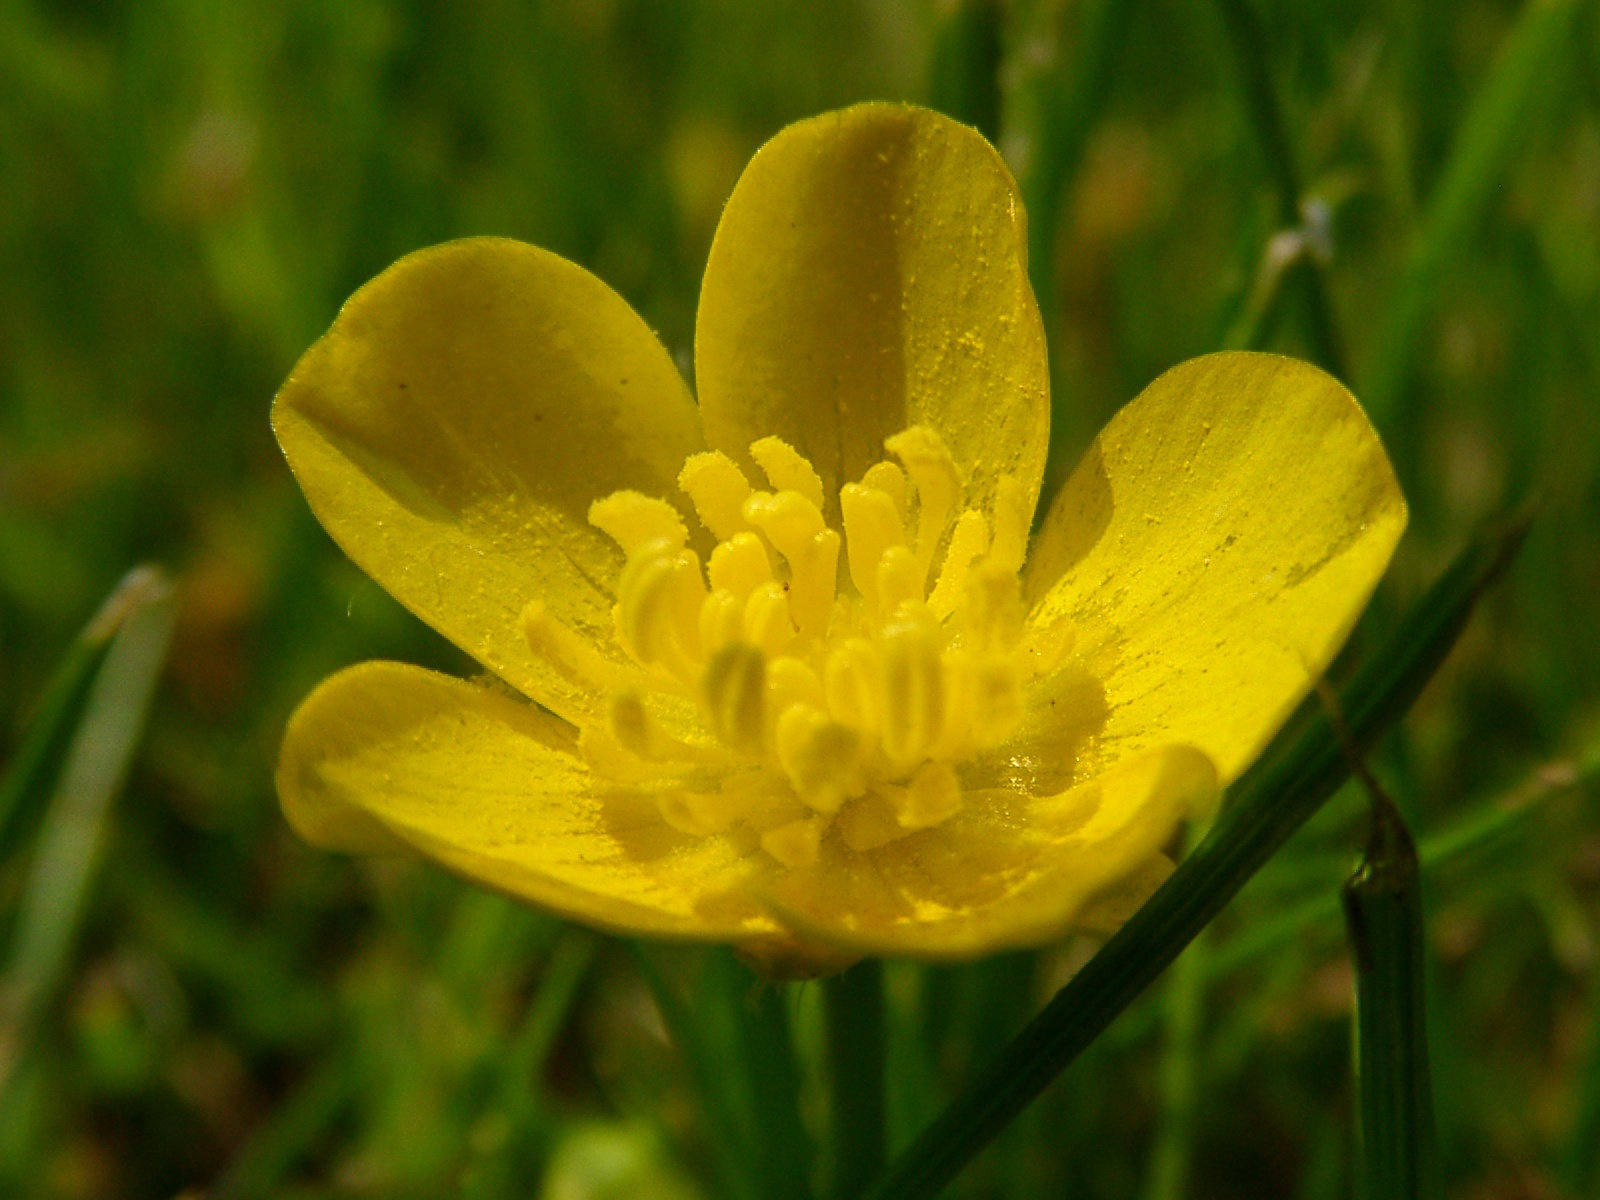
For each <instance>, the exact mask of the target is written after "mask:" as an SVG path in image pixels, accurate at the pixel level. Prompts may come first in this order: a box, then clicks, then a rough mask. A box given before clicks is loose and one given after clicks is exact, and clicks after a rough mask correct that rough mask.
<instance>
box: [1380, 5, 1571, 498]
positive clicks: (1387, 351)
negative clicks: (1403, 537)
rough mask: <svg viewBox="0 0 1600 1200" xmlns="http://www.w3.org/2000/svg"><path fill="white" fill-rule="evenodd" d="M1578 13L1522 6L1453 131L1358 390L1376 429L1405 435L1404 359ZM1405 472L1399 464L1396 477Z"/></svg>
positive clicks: (1521, 135)
mask: <svg viewBox="0 0 1600 1200" xmlns="http://www.w3.org/2000/svg"><path fill="white" fill-rule="evenodd" d="M1579 7H1580V5H1579V4H1578V3H1577V2H1576V0H1529V2H1528V3H1526V4H1524V5H1523V7H1522V13H1521V15H1520V16H1519V17H1518V19H1517V24H1516V27H1515V28H1514V29H1512V31H1511V33H1510V34H1509V35H1508V36H1507V38H1506V40H1505V43H1504V45H1503V46H1502V47H1501V50H1500V53H1499V56H1498V58H1497V59H1496V61H1495V64H1494V67H1493V68H1492V69H1491V71H1490V73H1489V77H1488V79H1487V80H1485V82H1484V83H1483V85H1482V86H1481V87H1480V88H1479V90H1478V93H1477V95H1476V96H1475V97H1473V100H1472V104H1471V106H1470V107H1469V109H1468V111H1467V114H1466V117H1465V118H1464V119H1463V120H1462V122H1461V126H1460V128H1459V129H1458V130H1457V132H1456V136H1455V140H1454V142H1453V143H1452V145H1451V149H1450V154H1449V157H1448V159H1447V160H1446V162H1445V165H1444V169H1443V171H1442V172H1441V174H1440V176H1439V180H1438V183H1437V184H1436V185H1435V187H1434V189H1433V192H1432V193H1431V194H1430V196H1429V198H1428V203H1427V207H1426V209H1425V211H1424V213H1423V217H1422V224H1421V226H1420V227H1419V228H1418V229H1417V231H1416V233H1415V234H1414V236H1413V238H1412V242H1411V245H1410V248H1409V250H1408V251H1407V254H1406V259H1405V264H1404V266H1403V268H1402V270H1401V276H1400V280H1399V283H1398V284H1397V285H1396V287H1395V289H1394V292H1393V298H1392V299H1391V300H1390V302H1389V310H1388V314H1387V316H1386V318H1385V320H1384V324H1383V326H1382V330H1381V333H1380V335H1379V341H1378V344H1377V347H1376V349H1375V350H1374V352H1373V356H1372V359H1371V361H1370V362H1369V363H1368V366H1367V370H1366V371H1365V373H1364V375H1363V378H1362V381H1361V388H1360V389H1359V391H1360V395H1361V399H1362V401H1363V403H1365V404H1366V406H1367V409H1368V410H1369V411H1370V412H1371V413H1372V414H1373V416H1374V417H1375V418H1376V419H1377V420H1378V422H1379V423H1380V424H1383V425H1385V426H1386V427H1392V428H1394V429H1396V430H1399V429H1404V428H1405V426H1403V425H1402V426H1394V425H1393V424H1392V422H1389V421H1388V420H1386V419H1387V418H1388V417H1389V416H1390V415H1391V414H1392V413H1393V412H1394V410H1395V407H1396V405H1398V404H1399V403H1400V400H1401V398H1402V396H1403V394H1404V392H1405V389H1406V387H1407V385H1408V383H1409V380H1410V375H1411V367H1412V362H1413V357H1414V355H1415V354H1416V350H1417V347H1418V346H1419V345H1421V344H1423V338H1422V337H1421V333H1422V324H1423V322H1424V321H1425V320H1426V319H1427V317H1428V315H1429V313H1430V312H1431V311H1432V308H1433V304H1434V302H1435V300H1436V299H1437V298H1438V294H1439V285H1440V281H1441V278H1442V276H1443V274H1444V270H1445V267H1446V265H1447V263H1448V262H1449V261H1450V259H1451V258H1453V257H1455V256H1456V255H1458V254H1459V253H1460V250H1461V245H1462V243H1463V242H1464V241H1465V240H1466V238H1467V237H1468V235H1469V234H1470V233H1471V232H1472V229H1473V226H1474V225H1475V224H1476V223H1477V222H1478V220H1479V218H1480V217H1481V216H1482V215H1483V213H1484V211H1485V210H1486V209H1487V208H1488V206H1489V204H1490V203H1491V202H1492V201H1493V200H1494V198H1495V196H1496V195H1497V193H1498V189H1499V187H1500V183H1501V180H1502V178H1503V177H1504V175H1505V170H1506V166H1507V164H1508V163H1509V162H1510V161H1511V159H1512V157H1513V155H1515V153H1516V152H1517V150H1518V148H1519V147H1520V146H1521V145H1522V144H1523V142H1524V139H1525V134H1526V131H1527V118H1528V114H1529V112H1530V110H1531V109H1532V107H1533V102H1534V101H1535V100H1536V99H1537V98H1538V96H1539V95H1540V93H1541V92H1542V91H1544V90H1545V89H1547V88H1548V87H1549V86H1550V84H1551V83H1552V81H1553V79H1554V78H1555V77H1556V75H1557V73H1556V72H1553V71H1552V70H1551V66H1552V64H1553V63H1556V62H1558V61H1560V59H1561V57H1562V56H1563V55H1565V54H1566V53H1568V52H1569V49H1570V43H1571V38H1572V32H1573V24H1574V18H1575V17H1576V15H1577V13H1578V10H1579ZM1406 457H1409V455H1407V456H1406ZM1406 465H1407V463H1405V462H1402V463H1401V466H1402V469H1403V468H1404V467H1405V466H1406Z"/></svg>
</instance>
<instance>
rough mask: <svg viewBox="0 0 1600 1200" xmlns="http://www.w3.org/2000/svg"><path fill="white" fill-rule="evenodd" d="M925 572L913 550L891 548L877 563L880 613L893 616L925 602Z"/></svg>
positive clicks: (898, 547)
mask: <svg viewBox="0 0 1600 1200" xmlns="http://www.w3.org/2000/svg"><path fill="white" fill-rule="evenodd" d="M923 578H924V576H923V572H922V569H921V568H920V567H919V566H918V565H917V560H916V559H915V558H914V557H913V556H912V554H911V551H910V550H908V549H906V548H905V547H904V546H890V547H889V548H888V549H887V550H885V551H884V552H883V557H882V558H881V559H879V560H878V611H879V613H880V614H881V615H882V616H884V617H886V618H887V617H892V616H893V615H894V614H895V613H897V612H898V611H899V610H900V609H901V608H902V607H903V606H905V605H906V604H911V603H917V604H920V603H921V602H922V580H923Z"/></svg>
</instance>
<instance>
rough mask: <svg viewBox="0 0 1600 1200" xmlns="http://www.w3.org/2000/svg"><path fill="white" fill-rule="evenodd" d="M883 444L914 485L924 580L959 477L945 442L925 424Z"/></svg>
mask: <svg viewBox="0 0 1600 1200" xmlns="http://www.w3.org/2000/svg"><path fill="white" fill-rule="evenodd" d="M883 444H884V447H885V448H886V449H887V450H888V451H889V452H890V453H891V454H893V455H894V456H895V457H896V458H898V459H899V460H900V462H901V463H902V464H903V465H904V466H905V469H906V474H908V475H910V476H911V481H912V482H913V483H915V484H916V485H917V565H918V566H919V567H921V568H922V573H923V579H924V580H926V579H927V573H928V568H929V566H930V565H932V563H933V553H934V550H935V548H936V547H937V546H938V544H939V539H940V537H942V536H943V534H944V527H945V524H946V522H948V521H949V519H950V514H951V512H952V511H954V509H955V506H956V500H957V498H958V497H959V496H960V494H961V477H960V476H959V475H958V474H957V473H956V464H955V459H953V458H952V457H951V456H950V451H949V450H948V449H947V448H946V447H945V444H944V442H943V441H942V440H940V437H939V435H938V434H936V433H935V432H934V431H933V430H931V429H929V428H928V427H927V426H926V425H913V426H911V428H909V429H906V430H902V431H901V432H900V433H897V434H895V435H894V436H893V437H891V438H889V439H888V440H886V441H885V442H884V443H883Z"/></svg>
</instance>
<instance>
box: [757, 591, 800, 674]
mask: <svg viewBox="0 0 1600 1200" xmlns="http://www.w3.org/2000/svg"><path fill="white" fill-rule="evenodd" d="M794 635H795V628H794V622H793V621H792V620H790V619H789V593H788V592H786V591H784V590H783V584H781V583H763V584H762V585H761V586H760V587H758V588H757V589H756V590H755V591H753V592H751V593H750V599H749V600H747V601H745V605H744V636H745V640H746V641H747V642H750V643H752V644H753V645H755V646H756V647H757V648H758V649H760V650H761V651H762V652H763V653H765V654H768V655H771V656H774V657H775V656H777V655H779V654H781V653H783V651H784V650H785V649H787V648H788V646H789V643H790V642H792V641H794Z"/></svg>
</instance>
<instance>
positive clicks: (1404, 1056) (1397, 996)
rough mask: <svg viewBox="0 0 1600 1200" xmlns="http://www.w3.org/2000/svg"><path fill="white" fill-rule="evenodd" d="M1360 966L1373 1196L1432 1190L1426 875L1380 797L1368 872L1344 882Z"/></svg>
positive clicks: (1392, 1199) (1363, 1089) (1405, 1197)
mask: <svg viewBox="0 0 1600 1200" xmlns="http://www.w3.org/2000/svg"><path fill="white" fill-rule="evenodd" d="M1343 894H1344V908H1345V925H1346V928H1347V930H1348V931H1349V936H1350V946H1351V950H1352V952H1353V956H1354V958H1355V964H1356V1030H1357V1036H1356V1075H1357V1084H1358V1091H1359V1094H1360V1100H1361V1151H1362V1160H1363V1168H1364V1172H1365V1176H1366V1181H1367V1187H1366V1197H1367V1200H1418V1198H1420V1197H1423V1196H1428V1195H1431V1194H1432V1192H1433V1188H1432V1185H1433V1179H1434V1131H1433V1085H1432V1082H1431V1080H1430V1078H1429V1074H1428V1031H1427V1013H1426V1007H1425V1004H1424V999H1423V998H1424V995H1425V989H1424V987H1423V955H1424V949H1425V942H1426V938H1427V934H1426V931H1425V930H1424V928H1423V923H1422V876H1421V870H1420V868H1419V867H1418V864H1417V851H1416V847H1415V846H1414V845H1413V844H1412V841H1411V834H1410V833H1409V832H1408V831H1407V830H1406V827H1405V822H1404V821H1403V820H1402V819H1401V817H1400V814H1399V813H1398V812H1397V811H1396V810H1395V807H1394V805H1393V804H1392V803H1390V801H1389V800H1388V799H1386V798H1385V797H1383V796H1374V798H1373V805H1372V830H1371V834H1370V836H1369V838H1368V842H1367V849H1366V854H1365V856H1364V858H1363V859H1362V863H1361V866H1360V867H1359V868H1358V869H1357V871H1356V873H1355V874H1354V875H1352V876H1351V877H1350V880H1349V881H1348V882H1347V883H1346V884H1345V886H1344V893H1343Z"/></svg>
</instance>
